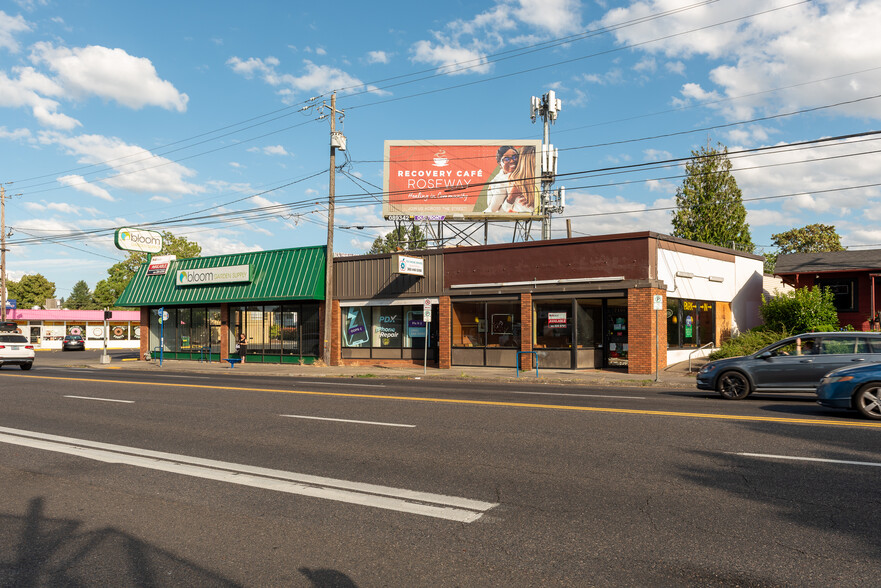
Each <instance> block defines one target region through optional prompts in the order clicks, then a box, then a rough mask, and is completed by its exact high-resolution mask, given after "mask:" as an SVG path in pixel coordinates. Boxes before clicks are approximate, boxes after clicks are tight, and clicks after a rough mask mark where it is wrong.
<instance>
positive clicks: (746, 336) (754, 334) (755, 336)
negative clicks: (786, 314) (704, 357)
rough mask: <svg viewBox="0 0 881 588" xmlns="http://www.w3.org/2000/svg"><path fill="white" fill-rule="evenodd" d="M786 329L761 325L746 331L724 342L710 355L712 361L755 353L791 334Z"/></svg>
mask: <svg viewBox="0 0 881 588" xmlns="http://www.w3.org/2000/svg"><path fill="white" fill-rule="evenodd" d="M791 334H792V333H790V332H789V331H786V330H779V331H778V330H774V329H771V328H768V327H767V326H766V325H760V326H758V327H755V328H754V329H750V330H749V331H744V332H742V333H740V334H739V335H738V336H736V337H734V338H733V339H729V340H728V341H725V342H724V343H722V346H721V347H720V348H719V349H717V350H716V351H714V352H712V353H711V354H710V356H709V359H710V360H711V361H714V360H717V359H724V358H726V357H740V356H742V355H749V354H751V353H755V352H756V351H758V350H759V349H761V348H762V347H767V346H768V345H770V344H771V343H774V342H776V341H779V340H780V339H785V338H786V337H789V335H791Z"/></svg>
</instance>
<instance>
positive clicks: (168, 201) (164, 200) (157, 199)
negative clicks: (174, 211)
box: [150, 196, 172, 204]
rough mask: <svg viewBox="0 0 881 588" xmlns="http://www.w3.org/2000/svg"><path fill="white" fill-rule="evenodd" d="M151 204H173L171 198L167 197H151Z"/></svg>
mask: <svg viewBox="0 0 881 588" xmlns="http://www.w3.org/2000/svg"><path fill="white" fill-rule="evenodd" d="M150 202H161V203H162V204H171V203H172V200H171V198H166V197H165V196H151V197H150Z"/></svg>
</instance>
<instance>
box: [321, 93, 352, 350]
mask: <svg viewBox="0 0 881 588" xmlns="http://www.w3.org/2000/svg"><path fill="white" fill-rule="evenodd" d="M340 112H343V111H340ZM336 115H337V109H336V92H334V93H333V94H331V95H330V178H329V179H328V184H327V259H326V260H325V261H326V265H325V269H324V353H323V356H324V364H325V365H330V342H331V339H332V336H333V330H332V325H331V323H332V320H331V319H332V315H333V207H334V193H335V190H336V150H337V148H339V149H340V150H342V151H345V150H346V137H345V135H343V134H342V133H338V132H337V130H336Z"/></svg>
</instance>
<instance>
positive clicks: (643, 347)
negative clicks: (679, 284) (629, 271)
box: [627, 288, 667, 374]
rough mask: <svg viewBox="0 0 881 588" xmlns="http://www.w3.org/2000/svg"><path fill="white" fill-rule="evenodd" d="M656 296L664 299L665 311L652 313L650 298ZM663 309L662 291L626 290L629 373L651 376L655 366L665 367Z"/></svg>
mask: <svg viewBox="0 0 881 588" xmlns="http://www.w3.org/2000/svg"><path fill="white" fill-rule="evenodd" d="M657 294H660V295H661V296H663V300H664V310H659V311H655V310H652V299H653V297H654V296H655V295H657ZM666 308H667V295H666V293H665V292H664V290H659V289H657V288H633V289H631V290H628V291H627V346H628V349H629V351H628V354H627V357H628V362H627V372H628V373H631V374H653V373H655V368H656V367H657V368H658V369H664V368H665V367H667V312H666ZM656 342H657V343H656ZM656 345H657V349H658V351H657V354H655V346H656ZM656 362H657V363H656Z"/></svg>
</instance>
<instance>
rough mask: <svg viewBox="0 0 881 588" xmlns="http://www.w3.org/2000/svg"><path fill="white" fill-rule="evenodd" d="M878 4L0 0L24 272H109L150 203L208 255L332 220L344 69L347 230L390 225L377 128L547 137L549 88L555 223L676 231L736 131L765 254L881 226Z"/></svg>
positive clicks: (744, 184)
mask: <svg viewBox="0 0 881 588" xmlns="http://www.w3.org/2000/svg"><path fill="white" fill-rule="evenodd" d="M878 23H881V0H858V1H852V2H846V1H839V0H830V1H824V0H814V1H799V0H704V1H700V0H647V1H643V2H628V1H620V2H617V1H590V0H584V1H579V0H541V1H536V0H501V1H497V2H486V1H469V2H462V1H455V0H453V1H448V2H445V3H443V4H440V5H438V4H433V3H413V2H409V1H407V2H403V1H397V0H392V1H387V2H383V3H379V4H376V3H366V2H361V3H354V2H348V1H346V0H343V1H342V2H338V3H335V4H333V5H332V6H331V5H327V4H315V3H302V2H277V1H276V2H267V1H261V0H252V1H251V2H247V3H243V2H230V1H226V0H213V1H211V2H203V1H195V0H194V1H192V2H179V1H175V2H170V1H166V0H155V1H154V2H150V3H143V2H141V3H131V2H97V1H94V0H93V1H86V0H65V1H64V2H61V1H60V0H59V1H56V0H19V1H10V0H7V1H6V2H3V3H0V183H3V184H4V186H5V189H6V194H7V200H6V219H5V220H6V227H7V231H8V232H11V236H10V237H9V239H8V245H7V247H8V253H7V258H6V259H7V270H8V276H9V278H10V279H12V280H18V279H20V278H21V276H22V275H24V274H35V273H40V274H42V275H44V276H45V277H46V278H47V279H49V280H50V281H52V282H54V283H55V284H56V294H57V296H59V297H66V296H68V295H69V294H70V291H71V289H72V288H73V285H74V284H75V283H76V282H77V281H79V280H85V281H86V283H87V284H88V285H89V287H90V288H94V286H95V284H96V283H97V282H98V281H99V280H101V279H103V278H105V277H106V276H107V269H108V268H109V267H110V266H111V265H113V264H114V263H116V262H117V261H120V260H122V259H124V258H125V253H124V252H122V251H119V250H118V249H116V248H115V247H114V239H113V232H114V230H115V229H117V228H120V227H128V226H133V225H138V226H140V225H144V226H145V227H147V228H150V229H153V230H168V231H171V232H172V233H174V234H175V235H179V236H184V237H186V238H188V239H190V240H193V241H196V242H197V243H199V244H200V245H201V247H202V252H203V255H220V254H226V253H236V252H246V251H258V250H269V249H279V248H286V247H300V246H311V245H320V244H323V243H325V242H326V238H327V228H326V226H327V225H326V223H327V202H328V182H329V157H328V156H329V131H330V121H329V118H328V113H329V104H330V96H331V93H333V92H334V91H335V92H336V95H337V101H336V106H337V108H338V109H340V110H342V111H343V113H342V114H341V116H340V118H341V119H342V120H341V121H339V122H338V123H337V129H338V130H340V131H342V132H343V133H344V134H345V136H346V139H347V149H346V151H345V152H340V151H338V152H337V165H338V166H340V169H339V170H338V171H337V173H336V188H335V192H336V206H335V223H334V225H335V232H334V251H335V252H336V253H344V254H361V253H365V252H366V251H367V250H368V249H369V248H370V245H371V244H372V242H373V240H374V239H375V238H376V237H377V236H381V235H383V234H385V233H387V232H388V231H389V230H391V229H392V228H393V224H392V223H391V222H389V221H385V220H384V219H383V218H382V209H381V206H380V204H379V203H380V201H381V198H382V195H381V194H382V183H383V182H382V173H383V165H382V159H383V142H384V141H386V140H421V141H426V142H429V143H430V142H431V141H432V140H487V141H500V142H512V143H514V142H516V141H518V140H527V139H532V140H535V139H541V138H542V131H543V129H542V124H541V120H540V119H539V120H538V122H536V123H533V122H532V120H531V119H530V116H529V110H528V107H529V103H530V98H531V97H532V96H541V95H543V94H545V93H547V92H548V91H551V90H553V91H554V92H555V94H556V96H557V97H558V98H559V99H561V100H562V105H563V108H562V110H561V112H560V113H559V116H558V118H557V120H556V122H555V124H553V125H552V126H551V127H550V142H551V143H552V144H553V145H554V147H556V148H557V149H558V150H559V160H558V169H557V172H558V174H559V176H558V178H557V183H556V184H555V187H558V186H565V188H566V206H565V210H564V211H563V212H562V213H560V214H555V215H554V216H553V221H552V237H554V238H562V237H565V236H566V219H569V220H570V221H571V228H572V235H573V236H585V235H603V234H610V233H622V232H631V231H645V230H650V231H656V232H659V233H665V234H669V233H671V232H672V225H671V222H670V221H671V218H672V213H673V209H674V208H675V204H676V189H677V187H679V186H681V184H682V178H683V172H684V167H683V164H684V161H685V160H687V158H688V157H690V156H691V154H692V151H694V150H697V149H700V148H701V147H706V146H707V145H711V146H716V145H717V144H721V145H722V146H724V147H727V149H728V151H729V155H730V158H731V161H732V164H733V173H734V176H735V178H736V180H737V183H738V185H739V187H740V188H741V190H742V193H743V200H744V204H745V206H746V209H747V221H748V223H749V225H750V230H751V233H752V240H753V242H754V243H755V244H756V246H757V252H758V253H761V252H763V251H768V252H770V251H773V247H772V235H773V234H775V233H780V232H783V231H787V230H789V229H792V228H795V227H802V226H805V225H808V224H813V223H825V224H831V225H834V226H835V227H836V230H837V231H838V233H839V234H840V235H841V237H842V243H843V244H844V245H846V246H848V247H852V248H866V247H870V248H871V247H875V248H881V224H879V221H881V207H879V206H878V203H879V201H881V177H879V175H878V173H877V170H878V169H879V167H881V165H879V164H881V156H879V150H881V133H879V132H878V130H879V129H881V35H879V34H878V32H877V28H878V27H877V25H878ZM762 148H765V149H762ZM359 227H361V228H359ZM513 235H514V225H513V224H510V223H497V224H493V225H492V228H491V230H490V240H491V241H492V242H505V241H508V242H509V241H511V240H512V238H513ZM535 235H540V231H538V230H536V229H535V228H534V229H533V236H535Z"/></svg>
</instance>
